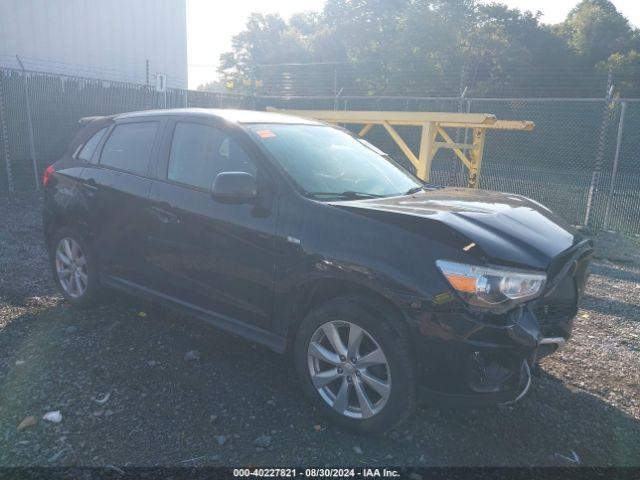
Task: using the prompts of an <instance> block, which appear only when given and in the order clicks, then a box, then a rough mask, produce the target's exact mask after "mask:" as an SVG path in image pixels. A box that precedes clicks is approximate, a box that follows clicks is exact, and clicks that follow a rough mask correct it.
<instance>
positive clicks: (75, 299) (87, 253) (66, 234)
mask: <svg viewBox="0 0 640 480" xmlns="http://www.w3.org/2000/svg"><path fill="white" fill-rule="evenodd" d="M67 238H69V239H72V240H73V241H74V242H76V243H77V244H78V246H79V247H80V249H81V252H82V254H83V257H84V259H85V265H86V276H87V283H86V288H85V289H84V291H83V293H82V294H80V295H77V296H74V295H71V294H70V293H69V292H68V291H67V289H66V288H65V287H64V286H63V284H62V283H61V280H60V278H59V276H58V272H57V269H56V250H57V248H58V245H59V244H60V242H61V241H62V240H63V239H67ZM49 259H50V264H51V270H52V273H53V279H54V281H55V282H56V285H57V286H58V289H60V293H61V294H62V296H63V297H64V298H65V300H67V301H68V302H69V303H70V304H72V305H73V306H74V307H79V308H85V307H89V306H91V305H95V304H96V303H97V302H98V300H99V299H100V296H101V290H102V289H101V286H100V279H99V271H98V266H97V262H96V259H95V255H94V253H93V251H92V250H91V247H90V246H89V244H88V243H87V242H86V241H85V239H84V238H83V237H82V235H80V233H78V231H77V230H76V229H74V228H71V227H62V228H60V229H59V230H57V231H56V233H55V234H54V235H53V237H52V239H51V243H50V245H49Z"/></svg>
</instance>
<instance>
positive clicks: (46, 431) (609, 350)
mask: <svg viewBox="0 0 640 480" xmlns="http://www.w3.org/2000/svg"><path fill="white" fill-rule="evenodd" d="M40 202H41V200H40V198H39V197H38V196H37V195H15V196H12V197H10V198H6V197H5V198H1V199H0V212H1V213H0V219H1V223H0V466H9V465H21V466H22V465H44V466H49V465H55V466H59V465H89V466H105V465H118V466H129V465H135V466H151V465H162V466H170V465H171V466H179V465H184V466H194V465H239V466H247V465H279V466H292V465H310V464H311V465H354V466H358V465H372V464H379V465H397V466H403V465H437V466H449V465H474V466H476V465H491V466H505V465H524V466H539V465H577V464H581V465H614V466H620V465H636V466H637V465H640V423H639V422H640V387H639V385H640V369H639V368H638V367H639V366H640V268H639V266H638V265H632V264H618V263H613V262H610V261H607V260H604V258H611V257H610V256H607V255H601V256H600V258H601V259H600V260H598V261H597V262H596V264H595V265H594V266H593V268H592V272H593V274H592V276H591V279H590V282H589V285H588V288H587V297H586V299H585V302H584V306H583V308H582V310H581V311H580V312H579V315H578V319H577V322H576V326H575V335H574V337H573V339H572V341H571V342H570V343H569V344H568V345H567V347H566V348H565V349H564V350H563V351H561V352H560V353H558V354H556V355H554V356H552V357H550V358H547V359H545V360H544V361H543V364H542V367H543V368H542V373H541V376H540V377H539V378H536V379H535V381H534V383H533V385H532V388H531V391H530V393H529V395H528V396H527V397H526V398H525V399H524V400H523V401H522V402H520V403H518V404H516V405H514V406H510V407H492V408H488V409H481V410H470V409H459V410H452V409H447V408H445V407H442V406H437V405H428V404H423V405H421V407H420V408H419V409H418V411H417V412H416V414H415V416H414V417H413V418H412V419H411V421H410V422H408V423H407V424H406V425H405V426H404V427H402V428H401V429H400V430H399V431H395V432H391V433H389V434H387V435H385V436H378V437H371V436H369V437H367V436H359V435H355V434H351V433H346V432H344V431H342V430H340V429H338V428H336V427H334V426H332V425H328V424H327V423H326V422H325V421H324V419H323V418H322V417H321V416H319V415H318V413H317V412H315V411H314V410H313V408H312V407H310V406H309V404H308V403H307V402H305V400H304V399H303V398H302V394H301V391H300V388H299V386H298V384H297V382H296V378H295V374H294V371H293V369H292V367H291V365H290V361H289V359H288V358H287V357H284V356H279V355H277V354H274V353H271V352H270V351H268V350H266V349H265V348H263V347H260V346H257V345H253V344H251V343H248V342H246V341H243V340H240V339H237V338H235V337H232V336H229V335H226V334H222V333H220V332H218V331H216V330H214V329H212V328H211V327H209V326H206V325H203V324H200V323H198V322H197V321H194V320H190V319H188V318H182V317H179V316H176V315H175V314H171V313H168V312H165V311H162V310H160V309H158V308H155V307H151V306H149V305H147V304H144V303H142V302H139V301H136V300H132V299H130V298H127V297H125V296H120V295H115V294H113V295H111V296H110V298H109V299H108V301H107V302H105V303H104V304H103V305H102V306H100V307H96V308H93V309H91V310H85V311H80V310H76V309H74V308H70V307H69V306H68V305H67V304H65V302H64V301H62V299H61V297H60V296H59V295H58V294H57V293H56V291H55V288H54V285H53V281H52V279H51V274H50V272H49V268H48V265H47V261H46V257H45V252H44V249H43V246H42V235H41V226H40V225H41V222H40V210H41V209H40ZM193 351H197V352H199V356H198V355H195V354H188V355H187V352H193ZM56 410H59V411H60V412H61V414H62V421H61V422H60V423H57V424H56V423H51V422H46V421H43V420H42V416H43V415H44V414H45V413H46V412H48V411H56ZM29 416H33V417H35V419H37V424H36V425H32V426H29V427H27V428H24V429H22V430H18V429H17V426H18V425H19V424H20V423H21V422H22V421H23V419H25V418H26V417H29ZM259 437H262V439H261V441H260V440H258V441H256V439H258V438H259Z"/></svg>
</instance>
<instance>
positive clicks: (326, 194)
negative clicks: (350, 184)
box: [308, 190, 384, 200]
mask: <svg viewBox="0 0 640 480" xmlns="http://www.w3.org/2000/svg"><path fill="white" fill-rule="evenodd" d="M308 193H309V195H311V196H314V197H321V196H322V197H337V198H343V199H345V200H355V199H358V198H382V197H383V196H384V195H375V194H373V193H365V192H354V191H353V190H347V191H346V192H340V193H336V192H308Z"/></svg>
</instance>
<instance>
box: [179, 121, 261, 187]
mask: <svg viewBox="0 0 640 480" xmlns="http://www.w3.org/2000/svg"><path fill="white" fill-rule="evenodd" d="M256 171H257V169H256V166H255V164H254V163H253V162H252V161H251V159H250V158H249V156H248V155H247V154H246V153H245V151H244V150H243V148H242V147H241V146H240V145H239V144H238V143H237V142H236V141H235V140H234V139H233V138H231V137H230V136H229V135H228V134H227V133H225V132H224V131H222V130H219V129H217V128H214V127H211V126H208V125H202V124H199V123H187V122H178V123H176V127H175V130H174V132H173V140H172V142H171V154H170V156H169V166H168V169H167V178H168V179H169V180H173V181H175V182H180V183H184V184H187V185H192V186H194V187H198V188H204V189H209V188H211V185H212V183H213V180H214V179H215V178H216V175H218V174H219V173H221V172H247V173H251V174H252V175H256Z"/></svg>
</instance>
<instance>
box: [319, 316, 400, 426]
mask: <svg viewBox="0 0 640 480" xmlns="http://www.w3.org/2000/svg"><path fill="white" fill-rule="evenodd" d="M307 363H308V367H309V375H310V377H311V382H312V384H313V386H314V387H315V389H316V390H317V392H318V394H319V395H320V397H322V399H323V400H324V401H325V402H326V403H327V405H329V406H330V407H331V408H333V409H334V410H335V411H336V412H338V413H340V414H341V415H344V416H347V417H350V418H356V419H366V418H370V417H373V416H374V415H376V414H377V413H379V412H380V411H381V410H382V409H383V408H384V406H385V404H386V403H387V400H388V399H389V395H390V394H391V370H390V368H389V363H388V361H387V357H386V356H385V354H384V352H383V351H382V348H381V347H380V345H379V344H378V343H377V342H376V341H375V340H374V338H373V337H372V336H371V334H369V332H367V331H366V330H365V329H363V328H362V327H360V326H358V325H356V324H354V323H351V322H346V321H341V320H336V321H331V322H327V323H325V324H323V325H321V326H320V327H318V328H317V329H316V331H315V332H314V334H313V335H312V336H311V340H310V342H309V346H308V349H307Z"/></svg>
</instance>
